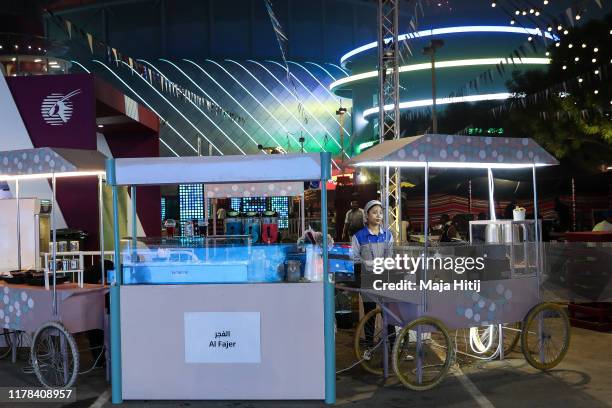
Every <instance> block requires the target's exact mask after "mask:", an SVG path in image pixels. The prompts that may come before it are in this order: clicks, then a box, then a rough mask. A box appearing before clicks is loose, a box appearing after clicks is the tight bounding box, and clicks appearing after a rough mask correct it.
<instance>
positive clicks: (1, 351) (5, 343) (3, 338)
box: [0, 329, 13, 358]
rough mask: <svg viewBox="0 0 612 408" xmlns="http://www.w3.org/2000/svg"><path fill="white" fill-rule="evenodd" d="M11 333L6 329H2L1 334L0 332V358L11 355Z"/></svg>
mask: <svg viewBox="0 0 612 408" xmlns="http://www.w3.org/2000/svg"><path fill="white" fill-rule="evenodd" d="M12 333H13V332H12V331H10V330H8V329H2V332H0V344H2V345H1V346H0V358H4V357H6V356H10V355H11V349H12V347H13V343H12V338H11V336H12Z"/></svg>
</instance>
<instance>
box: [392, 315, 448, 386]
mask: <svg viewBox="0 0 612 408" xmlns="http://www.w3.org/2000/svg"><path fill="white" fill-rule="evenodd" d="M454 354H455V346H454V344H453V342H452V340H451V338H450V335H449V334H448V331H447V330H446V327H445V326H444V324H443V323H442V322H441V321H439V320H437V319H434V318H431V317H421V318H418V319H416V320H413V321H412V322H410V323H409V324H408V325H407V326H406V327H404V328H403V329H402V331H401V332H400V334H399V336H398V338H397V340H396V341H395V345H394V346H393V369H394V370H395V374H396V375H397V376H398V378H399V379H400V381H401V382H402V384H404V385H405V386H406V387H408V388H410V389H412V390H415V391H424V390H428V389H431V388H433V387H435V386H436V385H437V384H438V383H439V382H440V381H442V379H443V378H444V376H445V375H446V373H448V370H449V368H450V366H451V364H452V362H453V358H454Z"/></svg>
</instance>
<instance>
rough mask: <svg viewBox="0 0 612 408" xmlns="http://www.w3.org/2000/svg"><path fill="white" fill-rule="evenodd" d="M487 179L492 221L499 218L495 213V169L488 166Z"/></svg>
mask: <svg viewBox="0 0 612 408" xmlns="http://www.w3.org/2000/svg"><path fill="white" fill-rule="evenodd" d="M487 181H488V190H489V219H490V220H492V221H495V220H497V214H496V213H495V179H494V178H493V170H491V168H490V167H489V168H487Z"/></svg>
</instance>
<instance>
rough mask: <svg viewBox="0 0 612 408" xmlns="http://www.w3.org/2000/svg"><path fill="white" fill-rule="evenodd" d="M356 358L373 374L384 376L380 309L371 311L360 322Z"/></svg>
mask: <svg viewBox="0 0 612 408" xmlns="http://www.w3.org/2000/svg"><path fill="white" fill-rule="evenodd" d="M354 349H355V357H357V359H358V360H361V366H362V367H363V368H364V369H365V370H366V371H368V372H370V373H372V374H377V375H382V374H383V361H384V359H383V318H382V311H381V310H380V309H379V308H376V309H374V310H370V311H369V312H368V313H367V314H366V315H365V316H364V317H363V319H361V320H360V321H359V324H358V325H357V332H356V333H355V345H354Z"/></svg>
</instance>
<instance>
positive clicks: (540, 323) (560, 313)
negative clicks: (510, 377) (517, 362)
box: [521, 303, 571, 370]
mask: <svg viewBox="0 0 612 408" xmlns="http://www.w3.org/2000/svg"><path fill="white" fill-rule="evenodd" d="M570 335H571V334H570V324H569V319H568V317H567V314H566V313H565V310H563V309H562V308H561V307H560V306H559V305H556V304H553V303H540V304H539V305H537V306H536V307H534V308H533V309H531V311H530V312H529V313H528V314H527V316H526V317H525V320H524V322H523V332H522V335H521V347H522V349H523V355H524V356H525V359H526V360H527V362H528V363H529V364H531V365H532V366H533V367H535V368H537V369H539V370H549V369H551V368H553V367H555V366H556V365H557V364H559V363H560V362H561V360H563V357H565V354H566V353H567V350H568V348H569V343H570Z"/></svg>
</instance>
